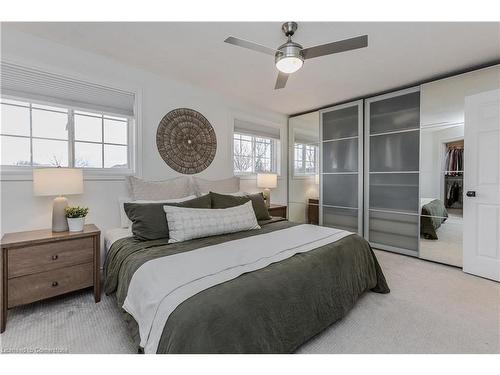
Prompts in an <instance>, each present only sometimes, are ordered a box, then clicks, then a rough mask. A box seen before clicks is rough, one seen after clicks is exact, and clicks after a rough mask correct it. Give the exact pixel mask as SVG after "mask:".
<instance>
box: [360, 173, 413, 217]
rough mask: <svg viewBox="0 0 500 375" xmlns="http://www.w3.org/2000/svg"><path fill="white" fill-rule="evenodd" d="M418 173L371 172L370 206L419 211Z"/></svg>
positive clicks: (382, 208)
mask: <svg viewBox="0 0 500 375" xmlns="http://www.w3.org/2000/svg"><path fill="white" fill-rule="evenodd" d="M418 206H419V205H418V173H411V174H410V173H394V174H393V173H381V174H373V173H372V174H370V208H375V209H380V210H394V211H409V212H414V213H417V212H418Z"/></svg>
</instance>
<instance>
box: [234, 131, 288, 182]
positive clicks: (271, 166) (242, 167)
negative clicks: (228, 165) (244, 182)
mask: <svg viewBox="0 0 500 375" xmlns="http://www.w3.org/2000/svg"><path fill="white" fill-rule="evenodd" d="M279 143H280V142H279V140H277V139H274V138H267V137H262V136H254V135H248V134H242V133H236V132H235V133H234V147H233V150H234V154H233V156H234V159H233V160H234V164H233V165H234V173H236V174H251V173H261V172H273V173H278V155H279Z"/></svg>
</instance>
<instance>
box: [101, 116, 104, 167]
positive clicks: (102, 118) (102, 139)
mask: <svg viewBox="0 0 500 375" xmlns="http://www.w3.org/2000/svg"><path fill="white" fill-rule="evenodd" d="M101 137H102V138H101V141H102V145H101V159H102V163H101V168H104V115H102V116H101Z"/></svg>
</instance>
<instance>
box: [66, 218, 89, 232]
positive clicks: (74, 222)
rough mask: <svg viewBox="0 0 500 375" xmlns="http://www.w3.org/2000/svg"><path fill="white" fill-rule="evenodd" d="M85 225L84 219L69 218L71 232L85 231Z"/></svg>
mask: <svg viewBox="0 0 500 375" xmlns="http://www.w3.org/2000/svg"><path fill="white" fill-rule="evenodd" d="M84 224H85V218H84V217H76V218H69V217H68V227H69V231H70V232H81V231H83V226H84Z"/></svg>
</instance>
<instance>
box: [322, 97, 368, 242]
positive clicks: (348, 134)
mask: <svg viewBox="0 0 500 375" xmlns="http://www.w3.org/2000/svg"><path fill="white" fill-rule="evenodd" d="M320 137H321V145H320V147H321V151H320V154H321V159H320V160H321V163H320V165H321V184H320V186H321V193H320V225H324V226H328V227H334V228H339V229H345V230H349V231H351V232H357V233H359V234H361V235H362V233H363V193H362V192H363V101H362V100H359V101H356V102H352V103H348V104H343V105H339V106H335V107H332V108H328V109H325V110H322V111H321V113H320Z"/></svg>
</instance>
